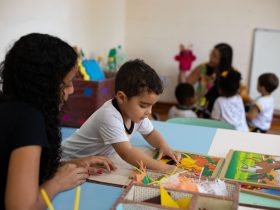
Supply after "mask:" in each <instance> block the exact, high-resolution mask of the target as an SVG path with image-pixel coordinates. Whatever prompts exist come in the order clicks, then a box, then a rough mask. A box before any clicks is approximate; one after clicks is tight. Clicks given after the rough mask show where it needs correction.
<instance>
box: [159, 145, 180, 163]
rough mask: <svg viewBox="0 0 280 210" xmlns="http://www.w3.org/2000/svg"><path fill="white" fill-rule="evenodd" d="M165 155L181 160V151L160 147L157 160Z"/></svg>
mask: <svg viewBox="0 0 280 210" xmlns="http://www.w3.org/2000/svg"><path fill="white" fill-rule="evenodd" d="M163 156H168V157H171V158H172V159H173V160H174V161H175V162H176V163H179V162H180V160H181V153H179V152H176V151H173V150H172V149H170V148H169V147H160V148H159V155H158V157H157V160H160V159H161V158H162V157H163Z"/></svg>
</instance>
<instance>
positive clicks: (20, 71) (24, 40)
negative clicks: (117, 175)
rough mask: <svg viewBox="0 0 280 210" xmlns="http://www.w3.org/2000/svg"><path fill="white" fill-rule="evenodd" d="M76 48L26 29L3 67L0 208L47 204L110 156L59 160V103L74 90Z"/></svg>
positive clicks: (110, 166)
mask: <svg viewBox="0 0 280 210" xmlns="http://www.w3.org/2000/svg"><path fill="white" fill-rule="evenodd" d="M76 63H77V54H76V53H75V51H74V50H73V48H72V47H71V46H69V45H68V44H67V43H65V42H64V41H62V40H60V39H59V38H56V37H53V36H50V35H47V34H38V33H33V34H28V35H26V36H23V37H21V38H20V39H19V40H18V41H16V42H15V44H14V46H13V47H12V48H11V49H10V51H9V52H8V53H7V55H6V57H5V61H4V62H3V63H2V64H1V67H0V76H1V80H2V91H1V92H0V137H1V141H0V176H1V177H0V187H1V189H0V196H1V198H0V199H1V201H0V209H13V210H15V209H36V210H38V209H46V205H45V203H44V201H43V198H42V196H41V195H40V190H39V189H40V188H41V187H43V188H44V189H45V190H46V191H47V193H48V195H49V197H50V198H51V199H52V198H53V197H54V196H55V195H56V194H57V193H58V192H61V191H64V190H67V189H70V188H72V187H75V186H77V185H79V184H81V183H83V182H85V181H86V179H87V177H88V176H89V174H91V173H94V172H96V171H95V170H96V169H95V168H94V167H95V166H96V165H104V166H105V167H106V168H107V171H108V172H110V170H114V169H115V167H114V165H113V164H112V163H111V162H110V160H109V159H107V158H106V157H94V156H90V157H85V158H83V159H77V160H73V161H71V163H70V162H67V163H63V164H62V163H61V162H60V157H61V149H60V145H61V133H60V129H59V119H58V115H59V109H60V107H61V106H62V104H63V103H64V101H65V100H67V98H68V95H69V94H71V93H73V91H74V88H73V85H72V79H73V78H74V77H75V75H76V73H77V64H76Z"/></svg>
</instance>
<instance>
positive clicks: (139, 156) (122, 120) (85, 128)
mask: <svg viewBox="0 0 280 210" xmlns="http://www.w3.org/2000/svg"><path fill="white" fill-rule="evenodd" d="M162 92H163V85H162V81H161V80H160V78H159V76H158V75H157V74H156V72H155V71H154V69H152V68H151V67H150V66H149V65H147V64H146V63H144V62H143V61H141V60H132V61H128V62H126V63H125V64H124V65H122V66H121V68H120V69H119V71H118V73H117V75H116V80H115V97H114V98H113V99H112V100H109V101H107V102H105V103H104V104H103V106H102V107H100V108H99V109H98V110H97V111H96V112H94V113H93V114H92V115H91V116H90V117H89V119H88V120H87V121H86V122H85V123H84V124H83V125H82V126H81V128H80V129H78V130H77V131H76V132H75V133H74V134H73V135H71V136H70V137H69V138H68V139H67V140H66V141H64V142H63V144H62V157H63V159H65V160H69V159H74V158H76V157H84V156H88V155H89V154H91V155H105V156H110V157H111V158H112V159H114V160H115V161H116V160H117V159H118V160H119V161H120V162H122V160H124V161H125V162H126V163H129V164H131V165H134V166H139V163H140V162H141V161H142V162H143V164H144V165H145V166H146V167H147V168H148V169H153V170H159V171H163V172H170V171H172V170H174V168H175V167H174V166H171V165H167V164H165V163H162V162H159V161H157V160H154V159H152V158H150V157H148V156H147V155H145V154H144V153H143V152H142V151H140V150H139V149H137V148H135V147H134V146H132V145H131V144H130V142H129V140H130V138H131V136H132V135H133V134H134V133H135V132H136V131H138V132H140V133H141V134H142V136H143V137H144V138H145V140H146V141H147V142H148V143H149V144H150V145H151V146H153V147H154V148H156V149H158V151H159V156H158V159H160V158H161V157H162V156H165V155H167V156H169V157H171V158H172V159H173V160H174V161H175V162H178V161H180V157H181V156H180V154H179V153H177V152H174V151H173V150H171V149H170V147H169V146H168V145H167V144H166V143H165V141H164V139H163V138H162V136H161V135H160V134H159V132H158V131H156V130H155V129H154V127H153V125H152V123H151V122H150V120H149V119H148V116H149V115H150V114H151V111H152V107H153V105H154V104H155V103H156V102H157V101H158V99H159V97H160V94H161V93H162ZM117 154H118V155H117ZM119 157H120V158H121V159H122V160H120V158H119ZM114 160H113V161H114ZM126 163H125V164H126ZM121 164H123V163H121ZM117 165H118V163H117Z"/></svg>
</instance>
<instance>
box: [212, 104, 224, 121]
mask: <svg viewBox="0 0 280 210" xmlns="http://www.w3.org/2000/svg"><path fill="white" fill-rule="evenodd" d="M211 118H212V119H215V120H221V118H222V117H221V108H220V103H219V100H218V99H216V101H215V103H214V106H213V110H212V112H211Z"/></svg>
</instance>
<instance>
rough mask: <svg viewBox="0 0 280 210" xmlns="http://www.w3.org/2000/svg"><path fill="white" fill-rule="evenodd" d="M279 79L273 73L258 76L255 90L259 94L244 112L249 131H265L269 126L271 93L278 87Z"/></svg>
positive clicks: (272, 101)
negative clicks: (247, 110) (246, 111)
mask: <svg viewBox="0 0 280 210" xmlns="http://www.w3.org/2000/svg"><path fill="white" fill-rule="evenodd" d="M278 84H279V80H278V78H277V76H276V75H275V74H273V73H265V74H262V75H260V76H259V78H258V86H257V90H258V92H259V93H260V94H261V95H260V96H259V97H258V98H257V99H256V100H255V101H254V102H253V106H252V107H251V108H250V110H249V112H248V113H246V117H247V120H248V121H249V124H250V127H251V129H250V130H251V131H253V132H261V133H266V132H267V130H268V129H269V128H270V126H271V121H272V118H273V111H274V99H273V96H272V95H271V93H272V92H273V91H274V90H275V89H276V88H277V87H278Z"/></svg>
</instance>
